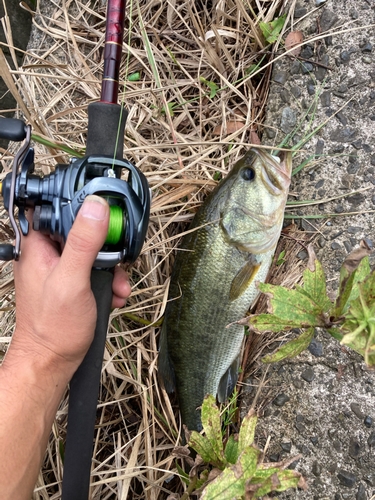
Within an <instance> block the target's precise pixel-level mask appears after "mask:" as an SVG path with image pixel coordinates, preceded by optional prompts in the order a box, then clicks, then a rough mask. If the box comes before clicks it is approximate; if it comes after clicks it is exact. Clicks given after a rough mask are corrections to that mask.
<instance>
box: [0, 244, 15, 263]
mask: <svg viewBox="0 0 375 500" xmlns="http://www.w3.org/2000/svg"><path fill="white" fill-rule="evenodd" d="M14 258H15V252H14V246H13V245H11V244H10V243H5V244H3V245H0V260H3V261H8V260H13V259H14Z"/></svg>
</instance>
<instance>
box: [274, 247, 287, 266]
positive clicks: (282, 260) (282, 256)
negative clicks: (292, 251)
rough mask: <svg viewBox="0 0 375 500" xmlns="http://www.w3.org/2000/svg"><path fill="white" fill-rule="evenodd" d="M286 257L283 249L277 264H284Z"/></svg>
mask: <svg viewBox="0 0 375 500" xmlns="http://www.w3.org/2000/svg"><path fill="white" fill-rule="evenodd" d="M284 257H285V250H283V251H282V252H281V253H280V255H279V257H278V259H277V262H276V265H277V266H280V265H281V264H283V263H284V262H285V259H284Z"/></svg>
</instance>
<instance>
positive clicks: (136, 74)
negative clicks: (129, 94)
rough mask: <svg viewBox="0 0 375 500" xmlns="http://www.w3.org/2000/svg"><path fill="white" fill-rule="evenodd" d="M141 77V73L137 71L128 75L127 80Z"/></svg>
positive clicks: (131, 80)
mask: <svg viewBox="0 0 375 500" xmlns="http://www.w3.org/2000/svg"><path fill="white" fill-rule="evenodd" d="M140 78H141V74H140V73H139V72H137V73H133V74H131V75H129V77H128V80H129V82H138V81H139V79H140Z"/></svg>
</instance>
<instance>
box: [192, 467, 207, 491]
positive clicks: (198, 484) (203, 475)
mask: <svg viewBox="0 0 375 500" xmlns="http://www.w3.org/2000/svg"><path fill="white" fill-rule="evenodd" d="M208 474H209V471H208V470H204V471H203V472H202V473H201V475H200V479H198V481H197V482H196V483H195V489H196V490H199V488H202V486H203V485H204V483H205V482H206V481H207V478H208Z"/></svg>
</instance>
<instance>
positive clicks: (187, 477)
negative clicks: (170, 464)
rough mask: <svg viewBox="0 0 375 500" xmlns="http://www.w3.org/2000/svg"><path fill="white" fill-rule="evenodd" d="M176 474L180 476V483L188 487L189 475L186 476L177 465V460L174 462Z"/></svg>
mask: <svg viewBox="0 0 375 500" xmlns="http://www.w3.org/2000/svg"><path fill="white" fill-rule="evenodd" d="M175 464H176V468H177V472H178V473H179V474H180V478H181V481H183V482H184V483H185V484H187V485H188V486H189V484H190V478H189V474H187V473H186V472H185V471H184V470H182V468H181V467H180V466H179V465H178V463H177V460H175Z"/></svg>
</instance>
